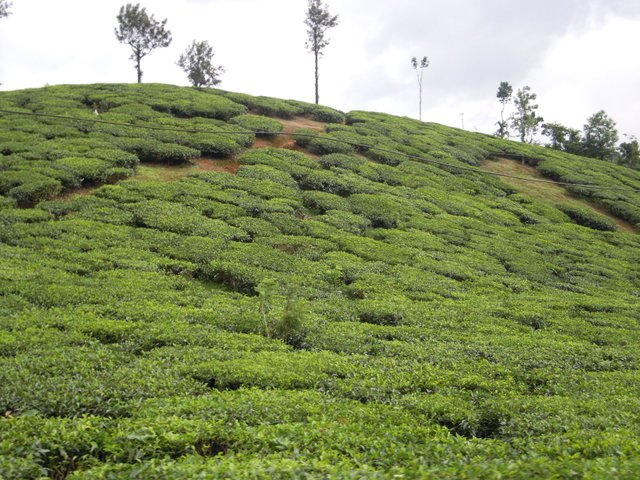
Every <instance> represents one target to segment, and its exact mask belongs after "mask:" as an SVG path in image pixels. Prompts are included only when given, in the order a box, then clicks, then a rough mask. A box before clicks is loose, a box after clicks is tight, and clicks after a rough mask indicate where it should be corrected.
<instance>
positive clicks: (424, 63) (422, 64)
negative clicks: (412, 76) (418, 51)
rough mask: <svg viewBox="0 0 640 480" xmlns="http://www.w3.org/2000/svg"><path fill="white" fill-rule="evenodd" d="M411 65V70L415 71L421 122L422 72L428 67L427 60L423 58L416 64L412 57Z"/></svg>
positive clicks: (416, 60) (416, 61)
mask: <svg viewBox="0 0 640 480" xmlns="http://www.w3.org/2000/svg"><path fill="white" fill-rule="evenodd" d="M411 65H412V66H413V69H414V70H415V71H416V77H417V78H418V89H419V90H420V100H419V107H418V108H419V110H418V111H419V118H420V120H421V121H422V74H423V72H424V70H425V69H426V68H427V67H428V66H429V59H428V58H427V57H426V56H425V57H422V60H420V63H419V64H418V59H417V58H416V57H413V58H412V59H411Z"/></svg>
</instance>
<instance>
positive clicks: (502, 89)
mask: <svg viewBox="0 0 640 480" xmlns="http://www.w3.org/2000/svg"><path fill="white" fill-rule="evenodd" d="M512 95H513V87H512V86H511V84H510V83H509V82H500V86H499V87H498V93H497V94H496V97H497V98H498V100H499V101H500V103H501V104H502V110H500V121H499V122H497V125H498V130H497V131H496V133H495V135H496V136H497V137H500V138H509V122H507V120H505V119H504V109H505V107H506V106H507V103H509V101H510V100H511V96H512Z"/></svg>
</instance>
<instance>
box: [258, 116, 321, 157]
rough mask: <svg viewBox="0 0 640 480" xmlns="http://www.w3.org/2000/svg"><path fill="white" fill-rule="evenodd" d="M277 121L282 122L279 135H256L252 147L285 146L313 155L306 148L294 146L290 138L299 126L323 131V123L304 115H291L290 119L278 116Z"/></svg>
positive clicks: (294, 143)
mask: <svg viewBox="0 0 640 480" xmlns="http://www.w3.org/2000/svg"><path fill="white" fill-rule="evenodd" d="M278 121H279V122H280V123H282V125H283V127H284V128H283V129H282V133H281V134H280V135H277V136H275V137H258V138H256V141H255V142H254V144H253V148H267V147H274V148H287V149H289V150H297V151H299V152H302V153H304V154H306V155H309V156H313V155H312V154H310V153H309V152H308V151H307V150H304V149H301V148H299V147H297V146H296V142H295V141H294V140H293V138H292V136H291V135H292V134H293V132H295V131H296V130H298V129H300V128H308V129H310V130H313V131H316V132H320V133H324V132H325V124H324V123H322V122H318V121H316V120H311V119H310V118H306V117H293V118H290V119H282V118H279V119H278Z"/></svg>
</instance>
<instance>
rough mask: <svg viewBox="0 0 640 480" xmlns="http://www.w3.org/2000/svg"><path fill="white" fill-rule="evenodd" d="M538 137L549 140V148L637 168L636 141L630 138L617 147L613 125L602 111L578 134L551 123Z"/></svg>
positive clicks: (589, 119) (546, 124) (639, 157)
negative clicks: (544, 137) (541, 135)
mask: <svg viewBox="0 0 640 480" xmlns="http://www.w3.org/2000/svg"><path fill="white" fill-rule="evenodd" d="M542 134H543V135H545V136H547V137H549V140H550V143H548V144H547V146H548V147H549V148H553V149H556V150H561V151H563V152H567V153H573V154H575V155H582V156H584V157H591V158H599V159H600V160H608V161H613V162H616V163H619V164H621V165H627V166H629V167H634V168H639V167H640V151H639V148H638V139H637V138H636V137H635V136H630V137H628V138H627V141H625V142H622V143H620V144H619V145H618V140H619V135H618V130H617V128H616V122H614V121H613V119H612V118H610V117H609V116H608V115H607V114H606V112H605V111H604V110H600V111H599V112H596V113H594V114H593V115H591V116H590V117H589V118H588V119H587V122H586V123H585V124H584V127H583V129H582V131H580V130H578V129H575V128H571V127H566V126H564V125H562V124H561V123H558V122H551V123H544V124H543V125H542Z"/></svg>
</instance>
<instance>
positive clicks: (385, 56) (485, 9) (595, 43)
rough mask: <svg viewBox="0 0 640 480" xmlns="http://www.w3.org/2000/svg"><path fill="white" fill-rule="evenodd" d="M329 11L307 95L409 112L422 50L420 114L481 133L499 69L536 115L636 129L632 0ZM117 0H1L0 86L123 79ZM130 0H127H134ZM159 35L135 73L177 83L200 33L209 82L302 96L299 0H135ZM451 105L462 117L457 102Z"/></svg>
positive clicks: (339, 5) (636, 11) (638, 11)
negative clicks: (206, 47)
mask: <svg viewBox="0 0 640 480" xmlns="http://www.w3.org/2000/svg"><path fill="white" fill-rule="evenodd" d="M326 2H327V3H328V5H329V9H330V11H331V12H332V13H334V14H337V15H338V16H339V21H340V24H339V25H338V26H337V27H336V28H334V29H332V30H330V31H329V32H328V36H329V38H330V41H331V43H330V45H329V46H328V47H327V48H326V49H325V55H324V57H323V58H322V59H321V63H320V102H321V103H323V104H326V105H329V106H332V107H335V108H338V109H340V110H343V111H349V110H374V111H382V112H387V113H393V114H398V115H405V116H410V117H414V118H417V117H418V85H417V81H416V76H415V72H414V71H413V69H412V68H411V65H410V59H411V57H413V56H417V57H418V58H421V57H422V56H424V55H427V56H428V57H429V60H430V61H431V66H430V67H429V68H428V69H427V70H426V71H425V74H424V85H423V91H424V107H423V119H424V120H426V121H434V122H438V123H443V124H446V125H451V126H456V127H460V126H462V120H463V118H464V126H465V128H467V129H468V130H476V129H477V130H479V131H482V132H487V133H491V132H493V131H494V130H495V125H494V124H495V122H496V120H497V119H498V118H499V114H500V104H499V103H498V101H497V99H496V98H495V95H496V91H497V88H498V85H499V84H500V82H501V81H503V80H504V81H509V82H510V83H511V84H512V85H513V86H514V87H515V88H516V89H517V88H519V87H522V86H524V85H530V86H531V88H532V90H533V91H534V92H535V93H537V94H538V104H539V105H540V109H539V111H538V113H539V114H540V115H542V116H543V117H544V118H545V120H547V121H558V122H561V123H564V124H566V125H568V126H572V127H576V128H582V126H583V124H584V122H585V120H586V118H587V117H588V116H589V115H591V114H593V113H595V112H596V111H598V110H601V109H603V110H605V111H606V112H607V113H608V114H609V115H610V116H611V117H612V118H613V119H614V120H615V121H616V122H617V124H618V129H619V131H620V134H621V136H622V134H624V133H628V134H635V135H637V136H640V115H639V113H638V112H640V60H639V58H640V57H639V56H638V52H637V49H638V46H639V45H640V0H536V1H527V2H525V1H521V0H326ZM124 3H125V2H123V1H121V0H100V1H87V0H56V1H52V0H13V7H12V9H11V10H12V15H11V16H9V17H8V18H4V19H1V20H0V82H2V83H3V85H2V86H1V87H0V89H2V90H15V89H21V88H27V87H42V86H44V85H45V84H50V85H54V84H61V83H96V82H135V81H136V73H135V70H134V64H133V62H132V61H131V60H129V58H128V57H129V55H130V47H128V46H127V45H122V44H120V43H118V42H117V40H116V38H115V34H114V27H115V26H116V15H117V14H118V10H119V8H120V6H121V5H123V4H124ZM134 3H135V2H134ZM140 3H141V5H142V6H144V7H146V8H147V12H148V13H149V14H154V16H155V17H156V19H159V20H162V19H164V18H167V19H168V22H167V26H168V28H169V29H170V30H171V32H172V34H173V43H172V44H171V46H170V47H168V48H164V49H159V50H156V51H154V52H152V53H151V54H150V55H149V56H148V57H145V58H144V59H143V61H142V70H143V72H144V76H143V82H162V83H170V84H176V85H188V82H187V79H186V76H185V74H184V73H183V72H182V70H181V69H180V68H179V67H178V66H176V64H175V62H176V60H177V58H178V57H179V55H180V53H182V52H183V51H184V50H185V49H186V47H187V46H188V45H189V44H190V43H191V41H192V40H194V39H196V40H207V41H209V43H210V44H211V45H212V46H213V48H214V52H215V57H214V61H215V63H216V64H221V65H223V66H224V67H225V69H226V73H225V74H224V75H223V77H222V84H221V85H220V88H224V89H226V90H231V91H238V92H245V93H250V94H254V95H269V96H274V97H281V98H294V99H299V100H306V101H310V102H312V101H313V99H314V96H313V57H312V55H311V54H309V53H308V52H306V50H305V46H304V43H305V38H306V33H305V25H304V24H303V21H304V17H305V12H306V9H307V1H306V0H146V1H142V2H140ZM461 114H464V117H462V116H461Z"/></svg>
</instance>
